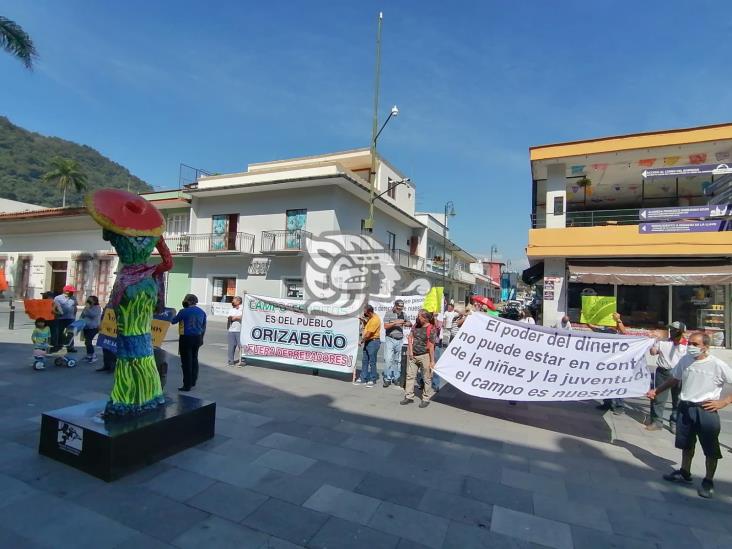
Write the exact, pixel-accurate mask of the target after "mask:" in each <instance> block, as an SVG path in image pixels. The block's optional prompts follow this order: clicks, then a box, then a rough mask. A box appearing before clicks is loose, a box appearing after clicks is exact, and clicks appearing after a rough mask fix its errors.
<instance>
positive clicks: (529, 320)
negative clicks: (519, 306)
mask: <svg viewBox="0 0 732 549" xmlns="http://www.w3.org/2000/svg"><path fill="white" fill-rule="evenodd" d="M519 322H525V323H526V324H536V321H535V320H534V317H533V315H532V314H531V310H529V308H528V307H527V308H525V309H524V310H523V311H522V313H521V320H519Z"/></svg>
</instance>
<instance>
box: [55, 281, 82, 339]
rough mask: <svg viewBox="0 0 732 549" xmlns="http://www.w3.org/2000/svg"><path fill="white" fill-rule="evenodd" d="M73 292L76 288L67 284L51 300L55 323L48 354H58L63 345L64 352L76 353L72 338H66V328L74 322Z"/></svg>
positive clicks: (75, 307) (74, 303) (74, 300)
mask: <svg viewBox="0 0 732 549" xmlns="http://www.w3.org/2000/svg"><path fill="white" fill-rule="evenodd" d="M74 292H76V288H74V287H73V286H71V285H70V284H67V285H66V286H64V288H63V293H62V294H61V295H57V296H56V297H54V298H53V314H54V315H55V316H56V321H55V322H54V325H55V330H54V333H53V343H52V347H51V348H50V349H49V351H48V352H49V353H57V352H59V351H60V350H61V347H63V346H64V345H66V352H68V353H75V352H76V349H74V338H73V337H70V338H68V340H67V336H66V328H68V327H69V324H71V323H72V322H73V321H74V320H76V309H77V304H76V298H75V297H74Z"/></svg>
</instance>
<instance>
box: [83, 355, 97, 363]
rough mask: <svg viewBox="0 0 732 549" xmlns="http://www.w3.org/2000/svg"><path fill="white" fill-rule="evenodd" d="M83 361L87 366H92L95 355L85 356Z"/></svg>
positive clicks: (95, 359) (95, 358)
mask: <svg viewBox="0 0 732 549" xmlns="http://www.w3.org/2000/svg"><path fill="white" fill-rule="evenodd" d="M84 361H85V362H88V363H89V364H92V363H94V362H96V361H97V355H86V356H85V357H84Z"/></svg>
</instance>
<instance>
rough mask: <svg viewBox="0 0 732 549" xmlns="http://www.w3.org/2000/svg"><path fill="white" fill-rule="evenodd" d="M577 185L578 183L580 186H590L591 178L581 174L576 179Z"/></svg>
mask: <svg viewBox="0 0 732 549" xmlns="http://www.w3.org/2000/svg"><path fill="white" fill-rule="evenodd" d="M577 185H579V186H580V187H582V188H585V187H591V186H592V180H591V179H590V178H589V177H587V176H586V175H583V176H582V177H581V178H580V179H579V180H578V181H577Z"/></svg>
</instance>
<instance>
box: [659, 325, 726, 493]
mask: <svg viewBox="0 0 732 549" xmlns="http://www.w3.org/2000/svg"><path fill="white" fill-rule="evenodd" d="M710 344H711V338H710V337H709V336H708V335H707V334H701V333H696V334H694V335H692V336H691V337H690V338H689V344H688V346H687V349H686V355H685V356H683V357H681V359H680V360H679V362H678V364H677V365H676V366H675V367H674V369H673V370H672V371H671V375H672V378H671V379H669V380H668V381H666V382H665V383H663V384H662V385H661V386H660V387H658V388H657V389H651V390H650V391H648V393H647V394H646V396H647V397H648V398H650V399H651V400H653V399H655V398H656V397H657V395H659V394H660V393H662V392H664V391H665V390H666V389H669V388H671V387H674V386H675V385H677V384H678V383H679V382H681V394H680V395H679V397H680V399H681V400H680V402H679V414H678V419H677V423H676V447H677V448H678V449H680V450H681V452H682V453H681V468H680V469H678V470H676V471H673V472H671V473H668V474H666V475H663V478H664V479H665V480H668V481H669V482H680V483H687V484H688V483H691V482H692V480H691V460H692V459H693V458H694V448H695V446H696V439H697V438H699V443H700V444H701V447H702V450H703V451H704V456H705V457H706V476H705V477H704V480H702V482H701V485H700V486H699V488H698V490H697V493H698V494H699V495H700V496H701V497H703V498H711V497H712V496H713V495H714V473H715V472H716V470H717V461H718V460H720V459H721V458H722V453H721V451H720V449H719V431H720V421H719V414H717V411H718V410H721V409H722V408H724V407H725V406H727V405H729V404H732V395H729V396H727V397H725V398H720V396H721V394H722V387H723V386H724V384H725V383H732V368H730V367H729V366H728V365H727V364H725V363H724V362H722V361H721V360H719V359H718V358H716V357H714V356H711V355H710V354H709V345H710Z"/></svg>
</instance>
